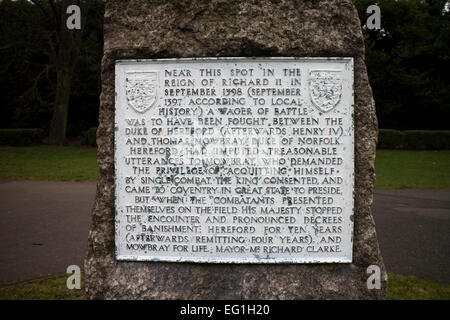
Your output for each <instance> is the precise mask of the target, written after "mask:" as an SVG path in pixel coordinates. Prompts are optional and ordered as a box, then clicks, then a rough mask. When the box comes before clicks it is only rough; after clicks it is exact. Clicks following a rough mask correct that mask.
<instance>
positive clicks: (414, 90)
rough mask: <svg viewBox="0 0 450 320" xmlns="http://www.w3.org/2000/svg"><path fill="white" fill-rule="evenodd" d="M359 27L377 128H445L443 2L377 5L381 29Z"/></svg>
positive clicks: (448, 17)
mask: <svg viewBox="0 0 450 320" xmlns="http://www.w3.org/2000/svg"><path fill="white" fill-rule="evenodd" d="M354 3H355V5H356V7H357V9H358V13H359V16H360V19H361V23H362V24H363V33H364V37H365V43H366V64H367V69H368V74H369V79H370V83H371V85H372V89H373V93H374V98H375V102H376V108H377V116H378V119H379V125H380V127H381V128H392V129H445V130H448V129H450V122H449V121H448V119H449V117H450V94H449V92H450V73H449V72H448V70H447V69H448V64H449V60H450V56H449V53H450V14H449V12H448V7H446V6H448V1H446V0H396V1H392V0H378V1H376V3H377V5H378V6H379V7H380V9H381V29H380V30H368V29H367V28H365V27H364V24H365V21H366V19H367V14H366V8H367V7H368V6H369V5H371V4H373V3H374V1H373V0H354Z"/></svg>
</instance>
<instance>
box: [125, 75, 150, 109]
mask: <svg viewBox="0 0 450 320" xmlns="http://www.w3.org/2000/svg"><path fill="white" fill-rule="evenodd" d="M156 87H157V73H156V72H129V73H127V75H126V96H127V101H128V105H129V106H130V107H132V108H133V109H134V110H136V111H137V112H140V113H143V112H145V111H147V110H148V109H150V108H151V107H152V106H153V104H154V103H155V101H156Z"/></svg>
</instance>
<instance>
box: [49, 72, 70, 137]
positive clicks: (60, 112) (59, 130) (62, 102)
mask: <svg viewBox="0 0 450 320" xmlns="http://www.w3.org/2000/svg"><path fill="white" fill-rule="evenodd" d="M70 69H71V68H70V66H64V67H62V68H60V69H58V71H57V81H56V97H55V105H54V110H53V117H52V121H51V123H50V135H49V143H50V144H53V145H63V144H64V143H65V141H66V128H67V114H68V111H69V99H70V85H71V82H72V72H71V71H70Z"/></svg>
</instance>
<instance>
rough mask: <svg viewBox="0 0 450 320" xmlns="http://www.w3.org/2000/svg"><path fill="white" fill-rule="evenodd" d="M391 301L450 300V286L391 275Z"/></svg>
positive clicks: (389, 283)
mask: <svg viewBox="0 0 450 320" xmlns="http://www.w3.org/2000/svg"><path fill="white" fill-rule="evenodd" d="M388 299H389V300H449V299H450V286H449V285H446V284H441V283H436V282H431V281H426V280H423V279H419V278H417V277H413V276H402V275H398V274H393V273H389V282H388Z"/></svg>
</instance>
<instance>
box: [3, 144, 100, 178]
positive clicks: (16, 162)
mask: <svg viewBox="0 0 450 320" xmlns="http://www.w3.org/2000/svg"><path fill="white" fill-rule="evenodd" d="M97 178H98V167H97V149H95V148H73V147H54V146H36V147H6V146H0V179H26V180H62V181H86V180H90V181H95V180H97Z"/></svg>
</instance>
